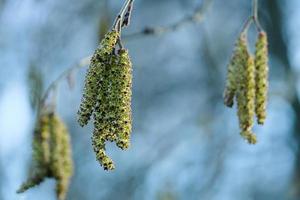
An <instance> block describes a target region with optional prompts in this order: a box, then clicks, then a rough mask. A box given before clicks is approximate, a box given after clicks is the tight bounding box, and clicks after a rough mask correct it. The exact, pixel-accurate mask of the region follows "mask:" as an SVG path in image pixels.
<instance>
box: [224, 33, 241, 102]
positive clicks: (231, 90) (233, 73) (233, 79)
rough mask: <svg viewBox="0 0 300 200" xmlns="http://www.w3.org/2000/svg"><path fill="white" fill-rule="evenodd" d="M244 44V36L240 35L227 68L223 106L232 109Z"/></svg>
mask: <svg viewBox="0 0 300 200" xmlns="http://www.w3.org/2000/svg"><path fill="white" fill-rule="evenodd" d="M245 42H246V39H245V35H244V34H242V35H241V36H240V37H239V38H238V40H237V41H236V44H235V48H234V52H233V55H232V57H231V59H230V62H229V64H228V66H227V78H226V86H225V90H224V95H223V98H224V104H225V105H226V106H228V107H232V106H233V104H234V97H235V95H236V90H237V79H238V76H239V74H238V67H239V66H240V65H242V64H243V62H244V60H245V58H244V55H245V50H246V49H245V48H244V47H245V45H243V43H245Z"/></svg>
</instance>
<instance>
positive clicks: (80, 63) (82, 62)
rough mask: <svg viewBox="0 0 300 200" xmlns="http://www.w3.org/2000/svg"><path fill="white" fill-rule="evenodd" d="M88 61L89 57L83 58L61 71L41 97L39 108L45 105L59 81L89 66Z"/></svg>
mask: <svg viewBox="0 0 300 200" xmlns="http://www.w3.org/2000/svg"><path fill="white" fill-rule="evenodd" d="M90 59H91V56H87V57H84V58H82V59H80V60H79V61H78V62H76V63H75V64H74V65H73V66H71V67H70V68H68V69H66V70H65V71H63V72H62V73H61V74H60V75H59V76H58V77H57V78H56V79H55V80H54V81H53V82H52V83H51V84H50V85H49V86H48V88H47V89H46V91H45V93H44V95H43V97H42V100H41V106H44V105H45V103H46V101H47V99H48V97H49V95H50V93H51V92H52V91H53V90H55V88H56V87H57V85H58V84H59V83H60V82H61V81H63V80H65V79H67V78H68V77H69V76H70V74H72V73H73V72H74V70H76V69H79V68H81V67H85V66H87V65H89V63H90Z"/></svg>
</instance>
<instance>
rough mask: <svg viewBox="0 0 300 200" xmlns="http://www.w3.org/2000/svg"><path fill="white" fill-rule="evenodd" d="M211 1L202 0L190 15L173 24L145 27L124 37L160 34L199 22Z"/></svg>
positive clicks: (131, 37)
mask: <svg viewBox="0 0 300 200" xmlns="http://www.w3.org/2000/svg"><path fill="white" fill-rule="evenodd" d="M212 2H213V0H204V2H203V3H202V4H201V5H200V6H198V7H197V8H196V9H195V10H194V12H193V13H192V14H191V15H188V16H186V17H184V18H182V19H181V20H179V21H177V22H175V23H174V24H171V25H169V26H155V27H146V28H144V29H143V30H141V31H138V32H135V33H131V34H128V35H126V36H125V38H126V39H133V38H136V37H140V36H149V35H162V34H166V33H169V32H173V31H176V30H178V29H180V28H182V27H184V26H185V25H187V24H190V23H200V22H202V21H203V19H204V14H205V13H206V12H207V10H208V8H209V7H210V5H211V4H212Z"/></svg>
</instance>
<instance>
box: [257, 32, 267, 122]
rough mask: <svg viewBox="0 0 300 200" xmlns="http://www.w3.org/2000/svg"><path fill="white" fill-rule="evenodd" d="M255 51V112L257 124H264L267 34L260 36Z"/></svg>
mask: <svg viewBox="0 0 300 200" xmlns="http://www.w3.org/2000/svg"><path fill="white" fill-rule="evenodd" d="M255 46H256V51H255V68H256V99H255V112H256V116H257V123H258V124H264V122H265V119H266V104H267V93H268V92H267V91H268V73H269V67H268V39H267V34H266V33H265V32H263V31H262V32H260V33H259V34H258V38H257V42H256V45H255Z"/></svg>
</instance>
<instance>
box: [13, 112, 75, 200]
mask: <svg viewBox="0 0 300 200" xmlns="http://www.w3.org/2000/svg"><path fill="white" fill-rule="evenodd" d="M32 147H33V158H34V159H33V169H32V170H31V172H30V175H29V179H28V180H27V181H26V182H25V183H23V184H22V185H21V187H20V189H19V190H18V191H17V192H18V193H23V192H25V191H26V190H28V189H29V188H32V187H34V186H36V185H39V184H40V183H41V182H43V181H44V179H45V178H54V179H55V180H56V195H57V198H58V199H59V200H64V199H65V197H66V193H67V191H68V187H69V183H70V178H71V176H72V174H73V161H72V155H71V147H70V138H69V133H68V130H67V129H66V126H65V124H64V123H63V122H62V120H61V119H60V118H59V117H58V116H57V115H56V114H55V113H53V112H47V113H43V114H42V115H41V116H40V117H39V120H38V123H37V126H36V128H35V131H34V138H33V144H32Z"/></svg>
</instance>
